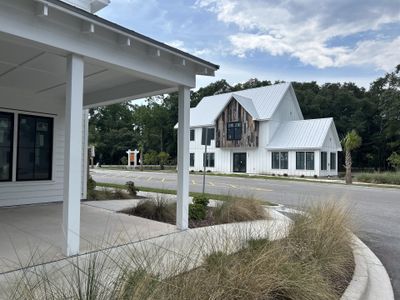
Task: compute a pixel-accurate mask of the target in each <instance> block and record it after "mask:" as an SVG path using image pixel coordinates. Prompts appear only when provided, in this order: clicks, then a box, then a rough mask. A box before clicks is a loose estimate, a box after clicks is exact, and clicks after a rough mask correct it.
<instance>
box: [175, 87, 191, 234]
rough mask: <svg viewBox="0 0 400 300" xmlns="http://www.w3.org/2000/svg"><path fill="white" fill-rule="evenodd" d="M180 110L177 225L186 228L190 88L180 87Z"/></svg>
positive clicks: (187, 217) (187, 212) (182, 228)
mask: <svg viewBox="0 0 400 300" xmlns="http://www.w3.org/2000/svg"><path fill="white" fill-rule="evenodd" d="M178 101H179V106H178V108H179V110H178V122H179V127H178V193H177V208H176V210H177V211H176V225H177V227H178V229H180V230H185V229H187V228H188V225H189V133H190V89H189V88H188V87H184V86H180V87H179V100H178Z"/></svg>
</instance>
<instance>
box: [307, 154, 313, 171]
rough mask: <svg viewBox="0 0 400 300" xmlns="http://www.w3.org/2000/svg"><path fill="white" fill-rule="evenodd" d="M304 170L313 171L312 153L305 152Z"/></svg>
mask: <svg viewBox="0 0 400 300" xmlns="http://www.w3.org/2000/svg"><path fill="white" fill-rule="evenodd" d="M306 170H314V152H306Z"/></svg>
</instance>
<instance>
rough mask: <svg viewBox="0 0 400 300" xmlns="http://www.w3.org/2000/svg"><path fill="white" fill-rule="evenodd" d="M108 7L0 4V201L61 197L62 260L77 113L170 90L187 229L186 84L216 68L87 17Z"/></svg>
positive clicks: (74, 214) (79, 176)
mask: <svg viewBox="0 0 400 300" xmlns="http://www.w3.org/2000/svg"><path fill="white" fill-rule="evenodd" d="M108 3H109V1H108V0H79V1H78V0H75V1H74V0H70V1H59V0H17V1H9V0H0V206H2V207H6V206H15V205H23V204H37V203H44V202H62V203H63V209H62V210H63V214H62V215H63V216H62V221H61V219H60V224H62V228H61V227H60V231H59V232H60V234H63V235H64V242H63V252H64V254H65V255H68V256H70V255H75V254H78V253H79V241H80V239H79V236H80V200H81V199H82V198H83V199H84V198H85V194H86V175H87V174H86V173H85V172H86V167H85V166H86V164H87V161H86V159H87V157H86V155H83V153H86V151H85V149H87V111H86V110H87V109H88V108H90V107H96V106H100V105H107V104H112V103H118V102H121V101H125V100H133V99H139V98H143V97H148V96H153V95H159V94H164V93H170V92H173V91H179V123H180V124H181V126H180V128H179V132H178V166H179V170H178V191H177V199H178V205H177V226H178V228H179V229H186V228H187V227H188V194H189V184H188V172H189V117H190V113H189V111H190V89H191V88H193V87H195V85H196V75H206V76H213V75H214V72H215V71H216V70H217V69H218V66H217V65H214V64H212V63H210V62H207V61H205V60H202V59H200V58H198V57H195V56H193V55H190V54H188V53H185V52H182V51H180V50H178V49H175V48H173V47H170V46H167V45H165V44H163V43H160V42H158V41H155V40H153V39H151V38H148V37H146V36H143V35H141V34H139V33H136V32H134V31H131V30H129V29H126V28H124V27H121V26H119V25H117V24H114V23H111V22H109V21H107V20H105V19H102V18H100V17H98V16H96V15H94V14H93V13H94V12H96V11H97V10H98V9H101V8H102V7H104V6H106V5H108ZM33 217H34V216H32V218H33ZM61 229H62V230H61ZM2 243H3V242H2Z"/></svg>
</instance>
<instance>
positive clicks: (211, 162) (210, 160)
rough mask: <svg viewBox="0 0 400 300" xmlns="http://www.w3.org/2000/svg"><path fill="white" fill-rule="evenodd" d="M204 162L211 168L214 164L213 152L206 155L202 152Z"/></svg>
mask: <svg viewBox="0 0 400 300" xmlns="http://www.w3.org/2000/svg"><path fill="white" fill-rule="evenodd" d="M204 162H205V164H206V165H205V166H206V167H210V168H213V167H214V166H215V154H214V153H207V157H206V155H205V153H203V163H204Z"/></svg>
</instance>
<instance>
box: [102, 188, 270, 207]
mask: <svg viewBox="0 0 400 300" xmlns="http://www.w3.org/2000/svg"><path fill="white" fill-rule="evenodd" d="M97 186H99V187H106V188H115V189H126V186H125V185H124V184H118V183H106V182H97ZM137 188H138V189H139V191H142V192H151V193H159V194H171V195H176V190H169V189H159V188H150V187H144V186H138V187H137ZM189 195H190V196H191V197H195V196H201V195H203V193H197V192H189ZM205 196H206V197H207V198H209V199H213V200H221V201H229V200H233V199H244V198H240V197H234V196H231V195H219V194H210V193H205ZM260 200H262V199H260ZM262 201H263V203H264V204H265V205H271V206H276V205H277V204H275V203H272V202H269V201H264V200H262Z"/></svg>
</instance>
